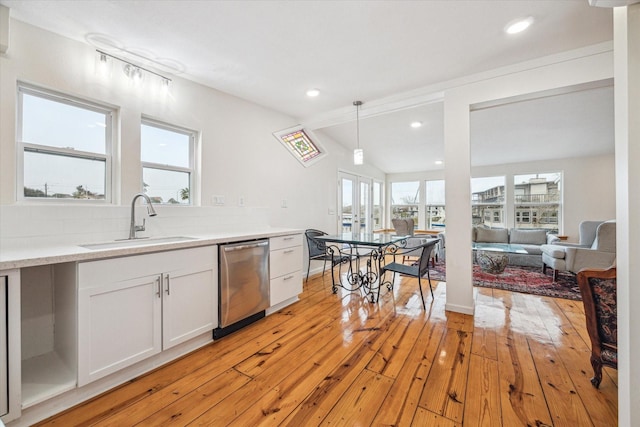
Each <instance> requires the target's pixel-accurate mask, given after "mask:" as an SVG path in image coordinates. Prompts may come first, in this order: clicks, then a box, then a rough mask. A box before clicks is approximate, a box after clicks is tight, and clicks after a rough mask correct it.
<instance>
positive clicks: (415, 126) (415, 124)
mask: <svg viewBox="0 0 640 427" xmlns="http://www.w3.org/2000/svg"><path fill="white" fill-rule="evenodd" d="M420 126H422V122H412V123H411V127H412V128H414V129H416V128H419V127H420Z"/></svg>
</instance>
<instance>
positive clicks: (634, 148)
mask: <svg viewBox="0 0 640 427" xmlns="http://www.w3.org/2000/svg"><path fill="white" fill-rule="evenodd" d="M614 74H615V140H616V219H617V227H616V229H617V232H616V238H617V257H618V258H617V266H618V272H617V283H618V350H619V353H618V372H619V374H618V417H619V419H618V425H621V426H637V425H640V364H638V360H640V334H638V328H639V327H640V310H638V307H640V286H638V282H639V281H640V263H638V260H639V259H640V197H639V196H638V183H640V168H638V167H637V164H638V161H640V120H639V119H638V117H640V4H635V5H631V6H628V7H619V8H615V9H614ZM632 284H633V285H632Z"/></svg>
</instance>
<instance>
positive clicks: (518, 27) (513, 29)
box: [504, 16, 533, 34]
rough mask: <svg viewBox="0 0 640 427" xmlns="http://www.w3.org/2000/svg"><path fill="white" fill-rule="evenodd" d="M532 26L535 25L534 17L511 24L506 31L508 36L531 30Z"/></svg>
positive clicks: (505, 28)
mask: <svg viewBox="0 0 640 427" xmlns="http://www.w3.org/2000/svg"><path fill="white" fill-rule="evenodd" d="M531 24H533V17H531V16H529V17H527V18H524V19H518V20H516V21H511V22H509V23H508V24H507V26H506V27H504V31H505V33H507V34H517V33H520V32H522V31H524V30H526V29H527V28H529V26H530V25H531Z"/></svg>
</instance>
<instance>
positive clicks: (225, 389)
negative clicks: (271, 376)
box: [96, 369, 251, 427]
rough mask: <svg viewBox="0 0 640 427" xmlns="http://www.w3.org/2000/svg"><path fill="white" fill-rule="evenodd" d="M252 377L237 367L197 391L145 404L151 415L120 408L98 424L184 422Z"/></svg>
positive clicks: (142, 424) (116, 426) (177, 423)
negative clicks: (142, 414)
mask: <svg viewBox="0 0 640 427" xmlns="http://www.w3.org/2000/svg"><path fill="white" fill-rule="evenodd" d="M249 381H251V378H249V377H247V376H246V375H243V374H241V373H239V372H237V371H235V370H233V369H229V370H227V371H225V372H224V373H222V374H221V375H218V376H217V377H215V378H212V379H211V380H209V381H208V382H206V383H204V384H203V385H201V386H199V387H197V388H195V389H193V391H191V392H189V393H187V394H185V395H180V399H177V400H173V401H172V402H171V403H168V404H166V405H163V404H164V403H165V402H163V401H158V405H155V406H156V408H155V409H152V407H150V406H151V405H153V404H154V403H155V402H148V403H149V405H145V406H144V407H143V408H141V409H142V410H143V411H144V410H145V409H146V413H147V415H148V414H149V412H152V411H154V410H155V412H152V414H151V415H150V416H148V417H147V418H144V419H142V420H139V421H138V418H137V417H135V416H134V414H133V413H132V412H131V411H129V410H128V411H126V412H120V413H119V414H118V416H114V417H111V418H109V419H107V420H106V422H105V423H98V424H96V426H114V427H118V426H124V425H141V426H159V425H169V424H173V425H184V423H185V422H186V421H187V420H192V419H195V418H197V417H198V416H200V415H201V414H202V412H204V411H206V410H207V409H208V408H210V407H211V406H212V405H216V404H217V403H218V402H220V401H221V400H222V399H224V398H225V397H227V396H228V395H229V394H231V393H232V392H233V391H234V390H238V389H239V388H240V387H242V386H243V385H245V384H247V383H248V382H249ZM166 390H167V393H171V392H172V391H171V390H172V388H170V387H167V388H166Z"/></svg>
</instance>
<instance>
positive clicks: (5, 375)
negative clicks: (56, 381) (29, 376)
mask: <svg viewBox="0 0 640 427" xmlns="http://www.w3.org/2000/svg"><path fill="white" fill-rule="evenodd" d="M0 288H2V292H1V294H0V307H1V309H0V314H1V315H2V319H0V325H2V330H1V331H0V336H1V338H2V341H1V342H0V349H1V351H2V354H0V363H1V364H0V369H2V371H1V372H0V386H1V387H2V389H0V399H1V401H0V417H2V420H3V421H4V422H8V421H11V420H13V419H16V418H18V417H19V416H20V410H21V402H20V389H21V386H20V375H19V373H20V370H21V360H20V353H21V351H20V345H21V343H20V271H19V270H5V271H0ZM0 425H1V423H0Z"/></svg>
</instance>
